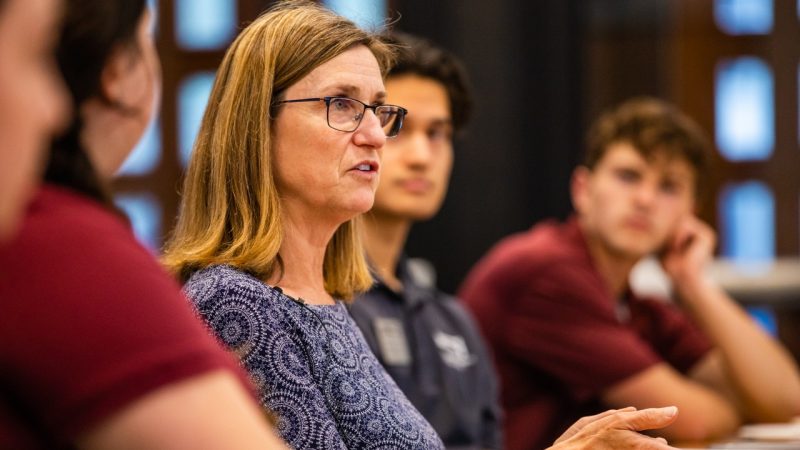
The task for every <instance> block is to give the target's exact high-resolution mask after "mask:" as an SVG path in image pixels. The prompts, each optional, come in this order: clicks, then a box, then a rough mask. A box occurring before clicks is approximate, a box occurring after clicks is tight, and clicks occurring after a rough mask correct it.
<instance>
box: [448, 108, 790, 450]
mask: <svg viewBox="0 0 800 450" xmlns="http://www.w3.org/2000/svg"><path fill="white" fill-rule="evenodd" d="M709 151H710V148H709V145H708V144H707V142H706V139H705V137H704V136H703V134H702V132H701V131H700V129H699V128H698V127H697V125H695V124H694V123H693V122H691V121H690V119H688V118H687V117H686V116H684V115H683V114H681V113H680V112H678V111H677V110H675V109H674V108H673V107H671V106H669V105H667V104H665V103H663V102H660V101H658V100H654V99H635V100H631V101H629V102H627V103H624V104H622V105H621V106H619V107H618V108H617V109H615V110H612V111H610V112H608V113H606V114H605V115H603V116H602V117H601V118H600V119H599V120H598V121H597V122H596V123H595V125H594V126H593V128H592V130H591V132H590V134H589V141H588V151H587V155H586V161H585V165H583V166H581V167H579V168H577V169H576V170H575V172H574V176H573V180H572V200H573V204H574V207H575V210H576V215H575V216H574V217H573V218H572V219H570V220H569V221H568V222H567V223H565V224H557V223H544V224H540V225H538V226H536V227H534V228H533V229H532V230H530V231H528V232H525V233H520V234H517V235H514V236H511V237H509V238H507V239H505V240H503V241H502V242H500V243H499V244H498V245H497V246H496V247H495V248H494V249H492V250H491V251H490V252H489V254H488V255H487V256H486V257H484V258H483V259H482V260H481V261H480V262H479V263H478V264H477V265H476V266H475V268H473V270H472V271H471V273H470V274H469V276H468V277H467V279H466V281H465V282H464V285H463V286H462V288H461V290H460V296H461V298H463V299H464V300H465V302H466V305H467V306H468V307H469V308H470V309H471V311H472V312H473V313H474V315H475V317H476V318H477V320H478V322H479V323H480V326H481V328H482V331H483V332H484V334H485V337H486V338H487V339H488V341H489V343H490V346H491V347H492V348H493V350H494V356H495V360H496V364H497V366H498V371H499V373H500V376H501V386H502V393H501V397H502V402H503V405H504V407H505V412H506V420H507V422H506V428H505V431H506V439H507V444H508V448H509V449H512V450H513V449H527V448H541V447H542V446H543V445H546V444H545V443H546V442H549V440H550V439H551V438H552V437H553V436H555V435H557V433H559V432H560V430H562V429H563V428H564V427H565V426H566V424H568V423H570V422H571V421H573V420H575V418H577V417H579V416H581V415H583V414H588V413H591V412H592V411H599V410H602V409H605V408H607V407H620V406H625V405H632V406H634V407H637V408H645V407H657V406H662V405H668V404H669V405H676V406H678V408H679V409H680V411H681V415H680V417H679V418H678V419H677V420H676V421H675V423H673V424H672V425H671V426H669V427H667V428H664V429H663V430H660V431H659V432H658V434H659V435H662V436H665V437H667V438H669V439H676V440H692V441H694V440H708V439H713V438H715V437H719V436H723V435H726V434H729V433H731V432H732V431H733V430H735V429H736V427H737V426H738V425H739V424H740V423H741V422H742V421H780V420H788V419H789V418H791V417H792V416H794V415H797V414H798V413H800V378H799V377H798V371H797V366H796V364H795V362H794V361H793V360H792V358H791V357H790V356H789V354H788V352H787V351H786V350H785V349H784V348H783V347H782V346H781V345H780V344H779V343H777V342H776V341H774V340H773V339H772V338H770V337H769V336H768V335H767V334H765V333H764V332H763V331H762V330H761V329H760V328H759V327H758V326H757V325H755V323H754V322H753V321H752V320H751V319H750V318H749V317H748V316H747V314H746V313H745V312H744V311H743V310H742V309H741V308H740V307H739V306H737V305H736V303H734V301H733V300H731V298H730V297H728V296H727V295H726V294H725V293H724V292H723V291H722V290H721V289H720V288H719V286H717V285H716V284H715V283H714V282H713V281H711V280H710V279H708V278H707V277H706V276H705V275H704V271H703V267H704V266H705V264H706V263H707V262H708V261H709V259H710V258H711V257H712V254H713V249H714V240H715V237H714V233H713V231H712V229H711V228H710V227H709V226H708V225H706V224H705V223H703V222H702V221H700V220H699V219H698V218H697V217H696V216H695V215H694V210H695V205H696V200H697V198H698V194H699V193H700V192H701V191H702V189H703V185H702V184H703V176H704V174H706V173H707V170H708V169H707V162H706V161H707V158H708V152H709ZM653 253H657V254H658V255H659V257H660V260H661V263H662V265H663V267H664V269H665V271H666V273H667V274H668V275H669V277H670V278H671V280H672V282H673V285H674V290H675V293H676V294H677V300H678V306H679V307H675V306H673V305H668V304H666V303H663V302H660V301H656V300H653V299H643V298H639V297H637V296H636V295H635V294H633V293H632V292H631V291H630V289H629V286H628V276H629V274H630V271H631V268H632V267H633V266H634V264H636V263H637V262H638V261H639V260H640V259H641V258H643V257H645V256H647V255H650V254H653Z"/></svg>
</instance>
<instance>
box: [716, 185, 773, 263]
mask: <svg viewBox="0 0 800 450" xmlns="http://www.w3.org/2000/svg"><path fill="white" fill-rule="evenodd" d="M719 211H720V216H721V220H720V228H721V229H720V234H721V241H722V255H723V256H725V257H727V258H730V259H732V260H733V262H734V263H736V264H737V265H740V266H744V267H748V266H750V267H754V268H756V267H758V266H759V265H763V263H769V262H772V261H773V260H774V259H775V199H774V196H773V194H772V191H770V189H769V188H768V187H767V186H765V185H764V184H763V183H761V182H758V181H748V182H744V183H740V184H731V185H727V186H725V187H724V188H723V189H722V192H721V194H720V199H719Z"/></svg>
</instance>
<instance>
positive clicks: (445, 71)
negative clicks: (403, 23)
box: [385, 32, 472, 132]
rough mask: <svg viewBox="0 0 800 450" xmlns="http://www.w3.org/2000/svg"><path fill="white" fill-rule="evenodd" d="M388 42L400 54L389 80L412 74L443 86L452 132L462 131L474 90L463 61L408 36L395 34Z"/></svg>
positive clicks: (387, 38)
mask: <svg viewBox="0 0 800 450" xmlns="http://www.w3.org/2000/svg"><path fill="white" fill-rule="evenodd" d="M385 39H386V40H387V41H388V42H389V43H390V44H393V45H395V46H396V48H397V51H398V58H397V61H396V62H395V65H394V67H393V68H392V69H391V70H390V71H389V74H388V76H387V78H391V77H394V76H399V75H406V74H412V75H419V76H421V77H425V78H431V79H433V80H435V81H437V82H439V83H441V84H442V85H443V86H444V87H445V89H446V90H447V96H448V97H449V99H450V115H451V117H452V120H453V129H454V130H455V131H456V132H458V131H460V130H462V129H463V127H464V126H465V125H466V124H467V122H468V121H469V118H470V115H471V114H472V90H471V88H470V84H469V79H468V77H467V71H466V70H465V69H464V66H463V65H462V64H461V61H459V60H458V58H456V57H455V56H454V55H453V54H452V53H450V52H448V51H446V50H444V49H442V48H440V47H437V46H435V45H434V44H433V43H431V42H430V41H428V40H426V39H423V38H420V37H416V36H412V35H410V34H407V33H402V32H392V33H391V34H388V35H386V36H385Z"/></svg>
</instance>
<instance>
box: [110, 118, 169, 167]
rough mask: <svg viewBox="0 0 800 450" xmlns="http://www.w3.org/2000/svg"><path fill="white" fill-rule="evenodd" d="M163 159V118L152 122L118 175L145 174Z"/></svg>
mask: <svg viewBox="0 0 800 450" xmlns="http://www.w3.org/2000/svg"><path fill="white" fill-rule="evenodd" d="M159 161H161V120H160V119H156V120H153V121H152V122H150V125H148V126H147V130H146V131H145V133H144V136H142V138H141V139H140V140H139V143H138V144H136V147H135V148H134V149H133V151H132V152H131V154H130V155H129V156H128V159H126V160H125V163H124V164H123V165H122V167H121V168H120V169H119V172H118V173H117V175H145V174H147V173H149V172H151V171H152V170H153V169H155V168H156V166H158V163H159Z"/></svg>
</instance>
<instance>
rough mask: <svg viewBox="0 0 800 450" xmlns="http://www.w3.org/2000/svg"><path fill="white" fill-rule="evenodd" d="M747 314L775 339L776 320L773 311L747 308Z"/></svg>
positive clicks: (765, 308) (767, 308)
mask: <svg viewBox="0 0 800 450" xmlns="http://www.w3.org/2000/svg"><path fill="white" fill-rule="evenodd" d="M747 313H748V314H750V317H752V318H753V320H755V321H756V323H757V324H759V325H760V326H761V328H763V329H764V331H766V332H767V333H769V334H770V335H771V336H773V337H775V336H777V335H778V319H777V318H776V317H775V311H774V310H773V309H772V308H769V307H766V306H748V307H747Z"/></svg>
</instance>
